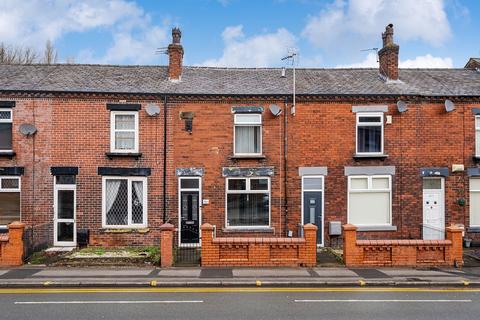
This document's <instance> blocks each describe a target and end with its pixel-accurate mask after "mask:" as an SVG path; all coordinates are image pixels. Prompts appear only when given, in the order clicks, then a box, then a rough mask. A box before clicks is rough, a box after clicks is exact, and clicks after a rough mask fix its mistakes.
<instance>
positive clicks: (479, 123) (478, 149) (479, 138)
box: [475, 116, 480, 157]
mask: <svg viewBox="0 0 480 320" xmlns="http://www.w3.org/2000/svg"><path fill="white" fill-rule="evenodd" d="M475 155H476V156H477V157H480V116H475Z"/></svg>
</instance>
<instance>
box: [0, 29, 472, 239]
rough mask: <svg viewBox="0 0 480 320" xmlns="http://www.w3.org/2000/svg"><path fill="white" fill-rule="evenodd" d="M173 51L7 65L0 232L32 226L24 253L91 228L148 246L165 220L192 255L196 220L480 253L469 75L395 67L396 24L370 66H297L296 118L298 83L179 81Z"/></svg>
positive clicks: (233, 76)
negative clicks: (473, 243) (424, 242)
mask: <svg viewBox="0 0 480 320" xmlns="http://www.w3.org/2000/svg"><path fill="white" fill-rule="evenodd" d="M180 37H181V33H180V31H179V30H178V29H174V31H173V43H172V44H171V45H170V46H169V58H170V61H169V66H168V67H161V66H99V65H49V66H45V65H1V66H0V113H1V115H2V117H0V119H2V120H0V139H3V140H4V141H1V143H0V149H1V151H0V184H1V185H2V188H0V222H1V224H6V223H8V222H10V221H13V220H18V219H20V220H21V221H23V222H25V223H26V224H27V233H26V240H27V241H28V243H29V246H30V247H32V248H33V247H34V246H36V247H41V246H47V245H76V244H77V243H78V242H80V241H83V238H84V235H85V231H86V230H88V232H89V240H88V242H89V244H90V245H105V246H116V245H158V243H159V239H160V229H159V227H160V225H161V224H162V223H163V222H170V223H172V224H174V225H175V226H177V227H178V229H179V232H180V233H179V235H178V237H177V239H176V242H177V243H194V244H195V243H199V242H200V234H199V225H200V224H202V223H210V224H212V225H215V226H216V232H217V234H221V235H224V236H255V237H263V236H268V237H272V236H278V237H280V236H282V237H285V236H296V235H298V234H299V233H301V232H302V229H301V225H302V224H306V223H309V222H312V223H315V224H317V225H318V226H319V231H320V232H319V236H318V244H319V245H325V246H328V245H336V244H337V243H338V241H339V239H340V238H339V237H338V235H336V230H335V229H336V227H337V226H338V224H335V222H339V223H340V224H345V223H347V222H348V223H352V224H355V225H357V226H358V229H359V231H360V234H359V235H360V236H361V237H367V238H388V239H411V238H415V239H417V238H422V237H423V238H429V239H437V238H443V237H444V228H445V227H446V226H448V225H450V224H452V223H454V224H462V225H465V226H466V228H467V232H466V236H468V237H471V238H474V239H477V240H480V237H479V236H478V235H479V234H480V233H477V232H480V168H479V167H478V164H477V159H480V140H479V139H480V119H477V115H478V117H480V73H479V72H478V71H477V70H474V69H467V68H465V69H398V55H399V46H398V45H396V44H395V43H394V42H393V26H391V25H389V26H387V28H386V31H385V33H384V34H383V44H384V47H383V48H382V49H381V50H380V51H379V58H380V59H379V60H380V64H379V68H378V69H297V70H296V77H297V84H296V92H297V95H296V105H295V109H294V113H293V112H292V109H293V108H292V107H293V106H292V92H293V90H292V71H291V70H287V72H286V74H285V76H283V75H282V70H281V69H275V68H271V69H268V68H265V69H235V68H204V67H184V66H183V65H182V57H183V47H182V46H181V44H180ZM446 101H447V102H446ZM2 112H3V113H2ZM25 124H31V125H33V126H34V127H35V128H36V132H35V133H33V131H32V128H31V126H30V127H29V126H25ZM476 128H479V129H476ZM29 129H30V131H29ZM476 146H477V147H476ZM477 155H478V157H477ZM477 177H478V178H477ZM2 179H3V180H5V182H3V180H2ZM477 179H478V180H477ZM4 185H5V187H4ZM477 186H478V187H477ZM477 191H478V194H477ZM330 222H333V224H332V225H330ZM78 232H79V233H78ZM77 235H78V238H77Z"/></svg>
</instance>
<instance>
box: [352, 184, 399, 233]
mask: <svg viewBox="0 0 480 320" xmlns="http://www.w3.org/2000/svg"><path fill="white" fill-rule="evenodd" d="M349 207H350V211H349V220H348V222H349V223H353V224H359V225H385V224H390V193H389V192H369V193H350V203H349Z"/></svg>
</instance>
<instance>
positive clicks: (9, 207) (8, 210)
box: [0, 192, 20, 225]
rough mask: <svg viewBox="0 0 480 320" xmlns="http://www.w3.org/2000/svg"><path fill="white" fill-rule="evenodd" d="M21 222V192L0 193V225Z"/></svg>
mask: <svg viewBox="0 0 480 320" xmlns="http://www.w3.org/2000/svg"><path fill="white" fill-rule="evenodd" d="M18 220H20V192H0V225H7V224H9V223H11V222H13V221H18Z"/></svg>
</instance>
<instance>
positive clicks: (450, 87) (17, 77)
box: [0, 64, 480, 96]
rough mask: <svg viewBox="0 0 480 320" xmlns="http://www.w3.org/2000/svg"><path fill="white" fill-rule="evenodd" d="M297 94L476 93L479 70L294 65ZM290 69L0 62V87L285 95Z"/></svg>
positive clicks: (479, 91)
mask: <svg viewBox="0 0 480 320" xmlns="http://www.w3.org/2000/svg"><path fill="white" fill-rule="evenodd" d="M296 76H297V77H296V78H297V85H296V92H297V94H300V95H302V94H303V95H423V96H480V73H479V72H477V71H475V70H469V69H400V71H399V78H400V80H401V82H398V83H395V82H387V83H386V82H385V81H384V80H382V79H381V78H380V77H379V75H378V69H376V68H375V69H297V73H296ZM291 77H292V71H291V70H287V77H285V78H282V77H281V69H279V68H215V67H184V69H183V74H182V80H181V81H180V82H177V83H175V82H171V81H169V80H167V67H166V66H118V65H117V66H115V65H81V64H57V65H0V91H41V92H95V93H145V94H186V95H188V94H192V95H204V94H212V95H286V94H291V93H292V78H291Z"/></svg>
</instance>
